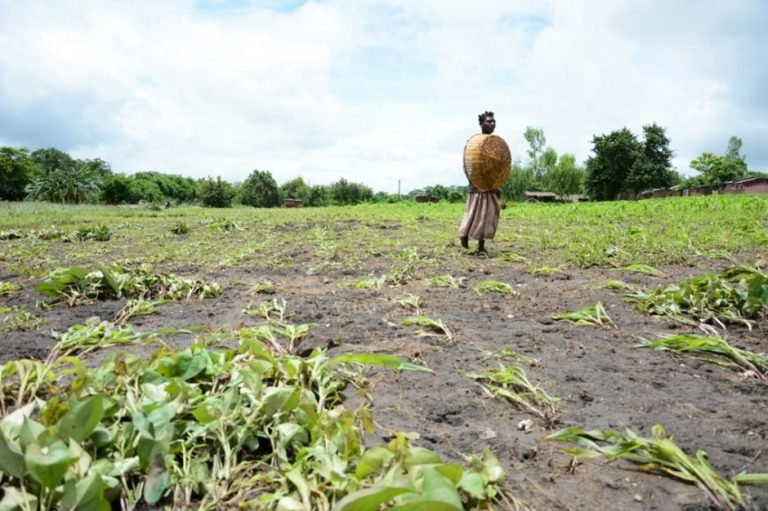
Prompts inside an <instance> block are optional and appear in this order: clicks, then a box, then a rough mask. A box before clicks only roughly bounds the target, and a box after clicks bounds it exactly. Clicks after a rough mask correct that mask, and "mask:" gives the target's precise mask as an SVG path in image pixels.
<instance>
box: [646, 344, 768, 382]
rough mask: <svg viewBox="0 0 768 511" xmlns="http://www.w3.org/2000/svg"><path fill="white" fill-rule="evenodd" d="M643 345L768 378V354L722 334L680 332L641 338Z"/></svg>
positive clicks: (757, 376)
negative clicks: (745, 347)
mask: <svg viewBox="0 0 768 511" xmlns="http://www.w3.org/2000/svg"><path fill="white" fill-rule="evenodd" d="M637 347H640V348H652V349H655V350H661V351H670V352H673V353H681V354H687V355H691V356H693V357H696V358H698V359H701V360H704V361H706V362H710V363H714V364H718V365H721V366H725V367H732V368H733V367H735V368H739V369H741V370H742V371H743V372H744V373H745V374H747V375H751V376H753V377H756V378H759V379H761V380H765V379H768V356H767V355H761V354H758V353H753V352H751V351H747V350H742V349H739V348H735V347H733V346H731V345H730V344H728V342H727V341H726V340H725V339H723V338H722V337H720V336H718V335H713V336H704V335H697V334H680V335H671V336H664V337H661V338H659V339H656V340H655V341H651V340H647V339H644V338H642V337H640V344H639V345H638V346H637Z"/></svg>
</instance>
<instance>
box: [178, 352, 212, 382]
mask: <svg viewBox="0 0 768 511" xmlns="http://www.w3.org/2000/svg"><path fill="white" fill-rule="evenodd" d="M209 363H210V358H208V357H207V356H206V355H205V354H204V353H195V354H192V353H190V352H188V351H184V352H182V353H179V354H178V355H177V356H176V368H175V373H176V375H177V376H178V377H179V378H181V379H182V380H184V381H186V380H189V379H192V378H194V377H195V376H197V375H198V374H200V373H201V372H202V371H204V370H205V368H206V367H207V365H208V364H209Z"/></svg>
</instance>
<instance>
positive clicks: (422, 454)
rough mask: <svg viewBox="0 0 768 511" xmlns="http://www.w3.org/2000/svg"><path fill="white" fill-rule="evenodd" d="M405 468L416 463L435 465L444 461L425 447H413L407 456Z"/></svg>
mask: <svg viewBox="0 0 768 511" xmlns="http://www.w3.org/2000/svg"><path fill="white" fill-rule="evenodd" d="M404 462H405V468H407V469H408V468H411V467H413V466H416V465H433V464H435V463H442V462H443V460H442V459H440V456H438V455H437V454H435V453H434V452H432V451H430V450H429V449H426V448H424V447H411V448H410V449H409V450H408V453H407V454H406V456H405V460H404Z"/></svg>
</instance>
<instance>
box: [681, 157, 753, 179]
mask: <svg viewBox="0 0 768 511" xmlns="http://www.w3.org/2000/svg"><path fill="white" fill-rule="evenodd" d="M689 165H690V167H691V168H692V169H694V170H696V171H698V172H701V173H702V179H703V182H704V183H705V184H708V185H722V184H724V183H727V182H728V181H733V180H735V179H740V178H742V177H745V176H746V175H747V171H746V168H745V165H744V164H743V162H740V161H739V160H735V159H732V158H726V157H725V156H719V155H717V154H714V153H710V152H704V153H702V154H701V155H699V157H698V158H695V159H694V160H692V161H691V163H690V164H689Z"/></svg>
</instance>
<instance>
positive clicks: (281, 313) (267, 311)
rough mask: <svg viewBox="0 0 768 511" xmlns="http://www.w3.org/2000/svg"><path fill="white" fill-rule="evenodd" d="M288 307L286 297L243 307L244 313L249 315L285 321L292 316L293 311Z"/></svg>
mask: <svg viewBox="0 0 768 511" xmlns="http://www.w3.org/2000/svg"><path fill="white" fill-rule="evenodd" d="M287 309H288V303H287V302H286V301H285V299H284V298H279V299H278V298H273V299H272V300H267V301H264V302H261V303H260V304H259V305H258V306H254V305H253V304H248V305H247V306H246V307H245V308H244V309H243V313H244V314H247V315H248V316H261V317H263V318H264V319H276V320H278V321H283V320H285V319H287V318H289V317H290V316H292V313H289V312H288V311H287Z"/></svg>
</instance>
